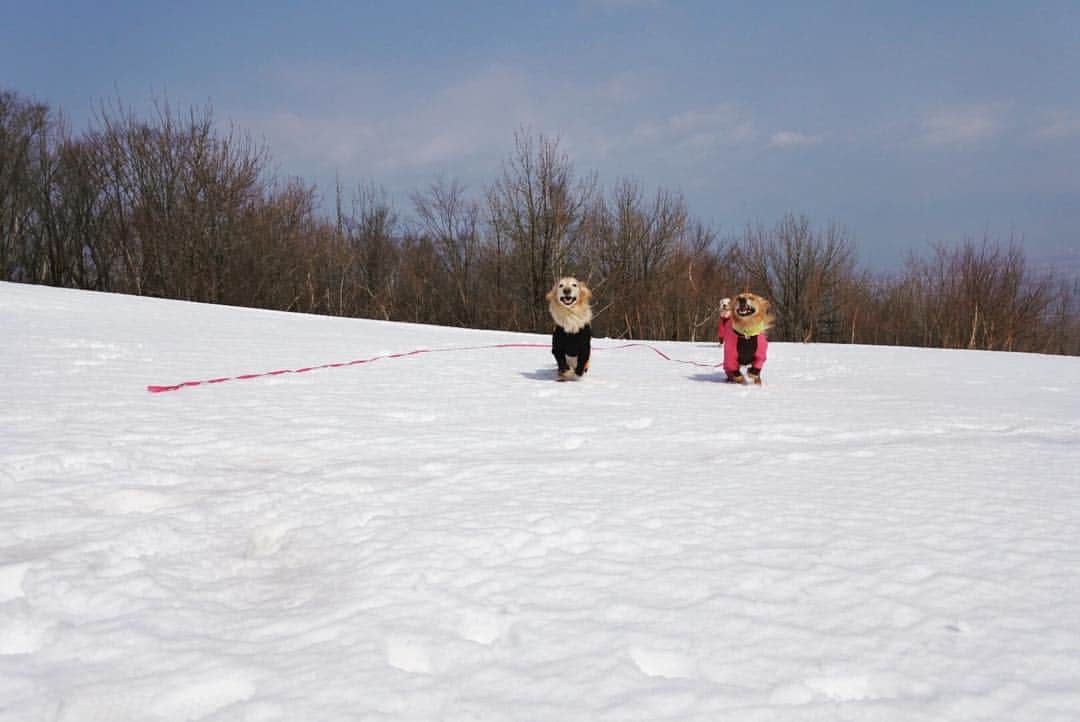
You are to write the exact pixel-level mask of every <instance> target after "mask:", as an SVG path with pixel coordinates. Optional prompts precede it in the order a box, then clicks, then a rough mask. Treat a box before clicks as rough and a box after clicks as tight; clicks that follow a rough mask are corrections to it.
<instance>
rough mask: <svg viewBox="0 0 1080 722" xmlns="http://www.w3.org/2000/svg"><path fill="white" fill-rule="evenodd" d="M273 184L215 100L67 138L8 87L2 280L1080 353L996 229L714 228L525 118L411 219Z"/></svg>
mask: <svg viewBox="0 0 1080 722" xmlns="http://www.w3.org/2000/svg"><path fill="white" fill-rule="evenodd" d="M334 191H335V196H334V198H335V203H334V212H333V214H332V216H329V217H328V215H327V214H325V213H322V212H321V211H320V209H319V205H320V204H319V202H318V196H317V193H316V189H315V188H314V187H313V186H310V185H307V184H305V183H304V182H302V181H301V180H299V179H288V180H285V181H281V180H278V179H277V178H275V177H274V176H273V174H272V173H271V172H270V170H269V156H268V152H267V150H266V149H265V148H264V147H261V146H260V145H258V144H256V143H254V142H252V141H251V140H250V139H249V138H248V137H246V136H245V135H243V134H242V133H239V132H237V131H236V130H230V131H229V132H227V133H222V132H221V131H220V130H219V129H218V127H217V125H216V124H215V122H214V120H213V116H212V112H211V110H210V109H209V108H206V109H191V110H188V111H186V112H183V113H181V112H177V111H174V110H173V109H171V108H170V107H169V106H168V105H164V104H163V105H159V106H157V107H156V111H155V113H154V115H153V117H151V118H149V119H142V118H139V117H136V116H135V115H134V114H133V113H132V112H130V111H128V110H125V109H124V108H123V107H122V106H120V105H116V106H113V107H107V106H103V107H102V108H101V109H100V110H99V112H98V118H97V121H96V122H95V124H94V127H93V128H92V129H90V130H87V131H84V132H81V133H73V132H72V131H71V130H70V129H69V128H67V127H66V124H65V123H64V121H63V119H62V118H60V117H57V116H56V115H54V114H53V113H52V112H51V111H50V110H49V108H47V107H46V106H44V105H42V104H39V103H34V102H30V101H28V100H25V99H23V98H21V97H19V96H18V95H16V94H15V93H12V92H3V91H0V279H2V280H9V281H18V282H26V283H42V284H49V285H54V286H63V287H70V288H83V289H93V290H99V291H112V292H120V293H133V294H140V295H151V296H160V297H166V298H176V299H184V300H191V301H203V302H209V303H225V304H230V305H238V306H253V307H261V308H272V309H281V310H292V311H301V312H309V313H319V314H330V315H339V316H355V317H368V318H379V319H386V320H401V321H413V322H421V323H433V324H440V325H456V326H466V327H483V328H500V329H506V330H522V331H544V330H547V329H548V328H549V327H550V320H549V319H548V317H547V313H546V309H545V307H544V304H543V303H542V298H543V295H544V293H545V292H546V291H547V289H548V288H549V287H550V286H551V284H552V282H553V281H554V279H556V278H557V277H558V276H560V275H564V274H573V275H576V276H578V277H579V278H581V279H583V280H585V281H586V282H587V283H588V284H589V285H590V286H591V287H592V288H593V290H594V293H595V295H596V299H597V301H596V311H597V321H596V323H595V324H594V325H595V326H596V332H597V333H599V334H605V335H609V336H613V337H624V338H654V339H672V340H712V339H713V336H714V330H715V323H716V311H717V304H718V301H719V299H720V298H721V297H723V296H725V295H730V294H731V293H733V292H736V291H738V290H740V289H742V288H750V289H752V290H754V291H756V292H758V293H760V294H762V295H764V296H767V297H768V298H770V299H771V300H772V301H773V303H774V307H775V311H776V317H777V322H776V326H775V328H774V330H773V332H772V334H771V335H772V337H773V338H775V339H777V340H790V341H804V342H813V341H824V342H844V343H873V344H892V345H912V346H937V347H948V348H978V349H1000V350H1011V351H1037V352H1046V353H1058V354H1073V355H1077V354H1080V326H1078V323H1077V321H1076V318H1077V311H1078V310H1080V309H1078V305H1080V287H1078V286H1077V283H1076V281H1075V280H1073V281H1071V282H1067V281H1064V280H1056V279H1055V278H1054V277H1053V276H1051V275H1049V274H1037V273H1032V272H1031V271H1030V270H1029V269H1028V268H1027V267H1026V265H1025V257H1024V253H1023V251H1022V249H1021V247H1020V246H1019V245H1018V244H1017V243H1016V242H1014V241H1013V240H1010V241H1009V242H1008V243H1006V244H1002V243H999V242H997V241H994V240H993V239H989V238H984V239H983V240H982V241H981V242H980V243H975V242H973V241H965V242H964V243H962V244H961V245H960V246H958V247H952V246H946V245H943V244H942V245H938V246H935V247H932V248H931V249H930V251H929V253H928V255H924V256H918V255H914V254H913V255H912V256H911V257H910V259H909V260H908V262H907V264H906V266H905V267H904V269H903V270H902V271H901V272H898V273H894V274H888V275H875V274H871V273H868V272H866V271H862V270H860V269H859V268H858V265H857V257H856V246H855V242H854V240H853V239H852V238H851V237H850V235H849V234H848V233H847V232H846V231H845V229H843V228H842V227H841V226H839V225H836V224H831V225H828V226H826V227H824V228H822V229H818V228H814V227H812V225H811V223H810V221H809V220H808V219H807V218H805V217H801V216H794V215H789V216H786V217H784V218H783V219H781V220H780V221H779V222H778V223H776V224H775V225H774V226H772V227H765V226H748V227H747V228H746V229H745V230H744V231H743V232H742V233H741V234H739V235H736V236H733V237H728V238H720V237H719V236H718V235H717V233H716V232H715V231H714V230H713V229H711V228H709V227H708V226H706V225H705V224H703V223H701V222H700V221H699V220H697V219H695V218H693V217H692V216H691V214H690V212H689V210H688V208H687V205H686V202H685V200H684V199H683V198H682V196H681V195H679V194H678V193H675V192H672V191H668V190H665V189H657V190H651V191H650V190H647V189H646V188H645V187H643V186H642V185H641V184H640V183H638V182H636V181H633V180H629V179H623V180H620V181H618V182H617V183H615V185H614V186H613V187H612V188H611V189H610V190H604V189H602V188H601V186H600V184H599V183H598V181H597V178H596V176H595V175H594V174H578V173H577V172H576V171H575V168H574V167H573V164H572V163H571V162H570V160H569V159H568V157H567V156H566V154H565V153H564V152H562V151H561V149H560V147H559V142H558V140H557V139H553V138H549V137H546V136H544V135H534V134H532V133H530V132H528V131H525V130H521V131H519V132H518V133H517V134H516V135H515V139H514V148H513V151H512V152H511V154H510V155H509V156H508V158H507V159H506V161H505V162H504V164H503V167H502V169H501V172H500V173H499V175H498V177H497V178H496V179H495V180H494V181H493V182H492V183H491V184H490V185H489V186H488V187H486V188H484V189H481V190H480V191H479V192H476V193H473V192H470V191H469V189H467V188H465V187H464V186H462V185H461V184H460V183H457V182H455V181H444V180H439V181H435V182H433V183H431V184H430V185H429V186H428V187H426V188H423V189H419V190H416V191H415V192H413V193H412V194H411V195H410V198H409V202H410V206H411V207H410V208H409V209H408V211H407V215H405V214H403V213H402V212H399V210H398V209H396V208H395V207H394V205H393V203H392V202H391V201H390V200H389V199H388V197H387V195H386V194H385V193H384V192H383V191H381V190H380V189H379V188H378V187H377V186H363V187H360V188H357V189H355V190H353V191H352V192H351V193H348V194H347V193H346V191H345V190H344V189H343V188H341V187H340V184H339V185H338V187H336V188H335V189H334Z"/></svg>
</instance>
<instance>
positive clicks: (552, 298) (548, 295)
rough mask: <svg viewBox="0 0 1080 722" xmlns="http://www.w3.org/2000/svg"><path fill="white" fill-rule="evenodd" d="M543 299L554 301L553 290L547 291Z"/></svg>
mask: <svg viewBox="0 0 1080 722" xmlns="http://www.w3.org/2000/svg"><path fill="white" fill-rule="evenodd" d="M544 298H546V299H547V300H549V301H554V300H555V289H554V288H553V289H551V290H550V291H548V292H547V293H546V294H544Z"/></svg>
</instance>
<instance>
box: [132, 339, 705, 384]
mask: <svg viewBox="0 0 1080 722" xmlns="http://www.w3.org/2000/svg"><path fill="white" fill-rule="evenodd" d="M549 346H550V344H546V343H496V344H491V345H488V346H457V347H452V348H418V349H414V350H412V351H402V352H401V353H389V354H383V355H381V356H372V357H371V358H362V359H356V360H355V361H343V362H341V363H330V364H320V365H319V366H304V367H303V368H298V369H278V370H277V371H264V372H262V373H254V374H241V375H240V376H222V377H220V378H216V379H203V380H202V381H182V382H180V383H178V384H171V385H168V386H154V385H151V386H147V387H146V390H147V391H149V392H150V393H152V394H160V393H162V392H164V391H177V390H179V389H182V388H186V387H188V386H203V385H207V384H220V383H224V382H226V381H246V380H247V379H257V378H262V377H263V376H281V375H282V374H303V373H307V372H308V371H317V370H319V369H337V368H342V367H344V366H358V365H360V364H368V363H372V362H374V361H381V360H382V359H394V358H405V357H407V356H419V355H421V354H425V353H445V352H448V351H482V350H484V349H493V348H548V347H549ZM624 348H647V349H649V350H650V351H653V352H654V353H656V355H658V356H659V357H660V358H662V359H664V360H665V361H671V362H673V363H680V364H690V365H691V366H699V367H701V368H708V369H711V368H715V366H714V365H712V364H707V363H702V362H701V361H685V360H683V359H677V358H672V357H671V356H668V355H667V354H666V353H664V352H663V351H661V350H660V349H658V348H656V347H655V346H652V345H650V344H647V343H625V344H622V345H621V346H597V347H596V348H594V349H593V350H594V351H618V350H620V349H624Z"/></svg>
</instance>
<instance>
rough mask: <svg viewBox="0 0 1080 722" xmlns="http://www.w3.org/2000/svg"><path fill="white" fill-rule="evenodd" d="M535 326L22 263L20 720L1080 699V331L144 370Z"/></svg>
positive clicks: (12, 512)
mask: <svg viewBox="0 0 1080 722" xmlns="http://www.w3.org/2000/svg"><path fill="white" fill-rule="evenodd" d="M512 342H524V343H541V344H543V343H546V342H547V339H546V338H544V337H540V336H528V335H520V334H507V333H498V332H484V331H463V330H455V329H444V328H434V327H427V326H413V325H405V324H390V323H378V322H373V321H363V320H345V319H331V318H322V317H311V316H302V315H290V314H282V313H272V312H265V311H255V310H243V309H235V308H225V307H214V306H205V305H197V304H187V303H178V302H168V301H160V300H152V299H140V298H133V297H125V296H117V295H106V294H90V293H83V292H74V291H63V290H57V289H49V288H42V287H31V286H21V285H12V284H3V283H0V378H2V380H0V720H3V721H4V722H15V721H18V722H31V721H39V720H40V721H49V722H54V721H55V722H91V721H95V720H101V721H107V722H124V721H129V720H130V721H132V722H136V721H138V722H152V721H170V722H171V721H181V720H185V721H186V720H216V721H219V722H220V721H226V720H227V721H229V722H234V721H242V722H268V721H274V720H283V721H290V722H292V721H303V722H313V721H319V720H324V721H334V720H452V721H455V722H464V721H466V720H474V721H476V720H538V721H539V720H542V721H558V722H567V721H576V720H582V721H584V720H710V721H712V720H739V721H743V720H749V721H754V720H768V721H770V722H774V721H777V720H780V721H787V720H859V721H860V722H862V721H873V720H904V721H912V720H915V721H920V720H925V721H926V722H946V721H949V720H1002V721H1006V720H1007V721H1009V722H1018V721H1025V720H1030V721H1032V722H1052V721H1056V720H1060V721H1062V722H1065V721H1066V720H1068V721H1075V720H1077V719H1080V546H1078V540H1080V471H1078V470H1080V359H1076V358H1059V357H1048V356H1034V355H1020V354H1003V353H978V352H961V351H940V350H917V349H902V348H871V347H858V346H854V347H853V346H830V345H794V344H783V343H775V344H773V345H772V346H771V347H770V354H771V359H770V361H769V363H768V365H767V366H766V368H765V373H764V378H765V382H766V385H765V386H764V387H762V388H753V387H733V386H730V385H725V384H721V383H717V380H718V378H719V374H718V373H714V372H713V371H711V370H710V369H708V368H702V367H695V366H691V365H686V364H679V363H672V362H669V361H665V360H664V359H662V358H661V357H660V356H658V355H656V354H655V353H653V352H652V351H650V350H648V349H645V348H627V349H614V348H612V347H614V346H617V345H618V344H617V342H613V341H604V340H599V341H597V342H595V345H596V346H597V347H598V350H597V351H596V352H595V353H594V357H593V364H592V372H591V373H590V375H589V377H587V378H586V379H584V380H582V381H580V382H576V383H555V382H554V381H552V378H553V376H554V362H553V360H552V359H551V357H550V355H549V353H548V352H547V350H545V349H543V348H539V349H538V348H503V349H486V350H472V351H447V352H443V353H433V354H423V355H416V356H411V357H404V358H393V359H383V360H380V361H377V362H373V363H368V364H362V365H355V366H349V367H342V368H333V369H322V370H316V371H312V372H309V373H304V374H286V375H282V376H275V377H263V378H257V379H251V380H242V381H230V382H227V383H220V384H215V385H203V386H198V387H195V388H184V389H180V390H178V391H172V392H168V393H160V394H152V393H148V392H147V390H146V387H147V385H148V384H172V383H176V382H179V381H185V380H189V379H191V380H196V379H209V378H215V377H221V376H235V375H238V374H243V373H246V372H257V371H269V370H274V369H282V368H299V367H305V366H311V365H316V364H323V363H327V362H334V361H350V360H353V359H359V358H366V357H372V356H376V355H380V354H387V353H394V352H401V351H409V350H413V349H417V348H458V347H464V346H478V345H487V344H499V343H512ZM656 345H657V347H658V348H660V349H662V350H663V351H664V352H666V353H668V354H669V355H671V356H673V357H675V358H678V359H684V360H695V361H699V362H704V363H718V362H719V360H720V351H719V349H718V348H717V347H716V346H715V345H714V344H711V343H698V344H674V343H659V344H656ZM605 347H606V348H605Z"/></svg>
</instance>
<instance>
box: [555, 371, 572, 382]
mask: <svg viewBox="0 0 1080 722" xmlns="http://www.w3.org/2000/svg"><path fill="white" fill-rule="evenodd" d="M574 376H575V374H574V369H561V370H560V371H559V375H558V379H559V381H566V380H568V379H572V378H574Z"/></svg>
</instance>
